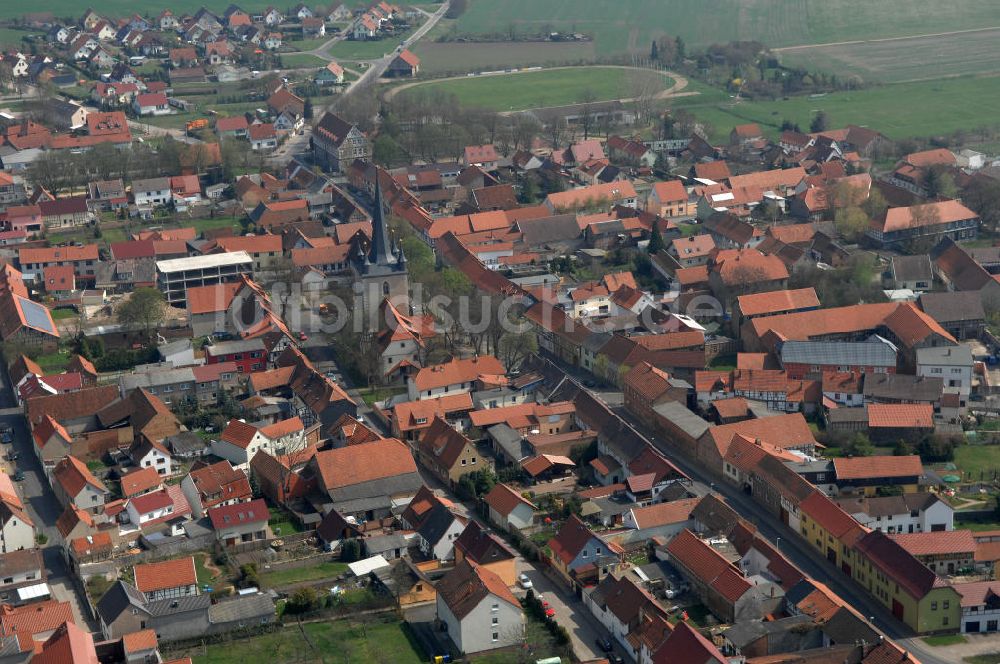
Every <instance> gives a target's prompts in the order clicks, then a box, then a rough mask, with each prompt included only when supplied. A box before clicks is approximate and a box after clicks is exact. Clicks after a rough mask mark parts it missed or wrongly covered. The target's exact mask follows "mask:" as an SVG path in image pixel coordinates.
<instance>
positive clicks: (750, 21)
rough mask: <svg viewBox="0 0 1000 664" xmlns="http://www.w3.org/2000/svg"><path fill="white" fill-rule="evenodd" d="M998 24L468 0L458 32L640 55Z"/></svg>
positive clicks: (905, 8)
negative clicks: (676, 45)
mask: <svg viewBox="0 0 1000 664" xmlns="http://www.w3.org/2000/svg"><path fill="white" fill-rule="evenodd" d="M998 24H1000V16H998V13H997V4H996V1H995V0H952V1H951V2H941V1H940V0H879V1H878V2H872V1H871V0H503V1H502V2H495V1H493V2H491V1H490V0H472V1H471V2H470V3H469V9H468V10H467V11H466V12H465V13H464V14H463V15H462V16H461V17H460V18H459V19H458V23H457V30H458V32H460V33H468V34H482V33H489V32H496V33H506V32H507V31H508V28H509V27H510V26H511V25H513V26H514V27H515V28H516V29H517V30H518V31H520V32H522V33H525V32H532V33H538V32H542V31H546V30H549V31H559V32H582V33H587V34H590V35H593V37H594V39H595V45H596V50H597V53H598V54H599V55H614V54H621V53H626V52H639V53H646V52H648V51H649V45H650V42H651V41H652V40H653V39H655V38H657V37H659V36H661V35H663V34H669V35H673V36H677V35H680V36H681V37H683V38H684V39H685V40H686V42H687V43H688V44H689V45H694V46H705V45H708V44H712V43H721V42H727V41H734V40H757V41H760V42H762V43H764V44H766V45H767V46H770V47H778V46H792V45H800V44H821V43H829V42H838V41H848V40H864V39H879V38H884V37H904V36H912V35H923V34H930V33H940V32H948V31H953V30H967V29H975V28H983V27H988V26H996V25H998Z"/></svg>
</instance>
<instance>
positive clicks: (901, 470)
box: [833, 454, 924, 480]
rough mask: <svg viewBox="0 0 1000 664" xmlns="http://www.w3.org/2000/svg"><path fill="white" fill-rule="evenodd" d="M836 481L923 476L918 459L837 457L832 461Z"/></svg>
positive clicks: (910, 456)
mask: <svg viewBox="0 0 1000 664" xmlns="http://www.w3.org/2000/svg"><path fill="white" fill-rule="evenodd" d="M833 467H834V470H835V471H836V473H837V479H838V480H842V479H846V480H857V479H877V478H889V477H919V476H921V475H923V474H924V466H923V464H922V463H921V461H920V457H919V456H917V455H915V454H912V455H909V456H867V457H850V458H848V457H837V458H835V459H834V460H833Z"/></svg>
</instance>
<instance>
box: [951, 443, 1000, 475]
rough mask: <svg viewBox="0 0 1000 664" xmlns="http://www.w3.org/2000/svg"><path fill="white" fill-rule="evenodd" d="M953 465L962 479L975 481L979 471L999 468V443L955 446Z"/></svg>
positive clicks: (983, 471)
mask: <svg viewBox="0 0 1000 664" xmlns="http://www.w3.org/2000/svg"><path fill="white" fill-rule="evenodd" d="M955 465H956V466H958V469H959V470H960V471H962V479H964V480H969V481H976V480H978V479H979V477H980V473H992V472H993V471H997V470H1000V445H961V446H960V447H957V448H955Z"/></svg>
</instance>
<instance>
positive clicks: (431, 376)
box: [413, 355, 507, 392]
mask: <svg viewBox="0 0 1000 664" xmlns="http://www.w3.org/2000/svg"><path fill="white" fill-rule="evenodd" d="M505 373H507V370H506V369H505V368H504V366H503V364H502V363H501V362H500V360H498V359H497V358H495V357H493V356H492V355H482V356H479V357H470V358H467V359H464V360H463V359H453V360H451V361H450V362H445V363H444V364H435V365H432V366H429V367H424V368H423V369H421V370H420V371H418V372H417V375H416V376H414V377H413V382H414V385H415V386H416V388H417V390H419V391H421V392H423V391H425V390H433V389H435V388H439V387H445V386H447V385H454V384H456V383H467V382H472V381H474V380H476V379H477V378H478V377H479V376H480V375H483V374H490V375H501V376H502V375H504V374H505Z"/></svg>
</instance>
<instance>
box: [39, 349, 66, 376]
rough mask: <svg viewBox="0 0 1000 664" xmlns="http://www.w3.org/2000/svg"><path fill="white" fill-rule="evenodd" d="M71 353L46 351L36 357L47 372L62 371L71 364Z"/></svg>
mask: <svg viewBox="0 0 1000 664" xmlns="http://www.w3.org/2000/svg"><path fill="white" fill-rule="evenodd" d="M69 360H70V354H69V353H68V352H64V351H56V352H55V353H46V354H44V355H39V356H38V357H36V358H35V362H37V363H38V366H39V367H41V368H42V371H44V372H45V373H47V374H54V373H62V372H63V371H65V370H66V367H67V366H69Z"/></svg>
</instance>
